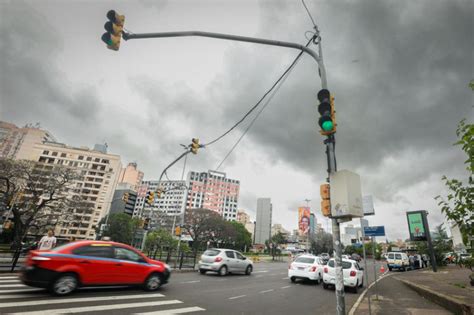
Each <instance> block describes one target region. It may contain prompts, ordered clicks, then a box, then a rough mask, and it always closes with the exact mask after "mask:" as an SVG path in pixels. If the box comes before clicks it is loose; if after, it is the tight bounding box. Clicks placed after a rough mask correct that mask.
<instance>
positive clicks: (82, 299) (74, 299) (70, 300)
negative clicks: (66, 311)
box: [0, 293, 164, 309]
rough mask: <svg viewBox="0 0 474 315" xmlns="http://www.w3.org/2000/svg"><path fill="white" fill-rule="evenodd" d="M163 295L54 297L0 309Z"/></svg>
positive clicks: (17, 303)
mask: <svg viewBox="0 0 474 315" xmlns="http://www.w3.org/2000/svg"><path fill="white" fill-rule="evenodd" d="M156 297H164V295H163V294H160V293H156V294H136V295H124V296H120V295H119V296H117V295H115V296H99V297H87V298H72V299H55V300H46V301H41V300H40V301H38V300H34V301H24V302H10V303H0V309H1V308H4V307H14V306H31V305H48V304H62V303H76V302H77V303H79V302H95V301H113V300H131V299H143V298H156Z"/></svg>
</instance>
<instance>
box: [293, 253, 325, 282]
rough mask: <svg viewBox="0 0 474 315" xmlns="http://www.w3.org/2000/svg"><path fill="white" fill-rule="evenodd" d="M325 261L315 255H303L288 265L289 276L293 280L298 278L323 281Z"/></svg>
mask: <svg viewBox="0 0 474 315" xmlns="http://www.w3.org/2000/svg"><path fill="white" fill-rule="evenodd" d="M323 267H324V261H323V260H322V259H321V258H319V257H317V256H314V255H309V254H306V255H301V256H299V257H298V258H296V259H295V261H293V262H292V263H291V264H290V265H289V267H288V277H289V278H290V280H291V282H295V281H296V280H297V279H303V280H310V281H316V283H318V284H319V283H321V281H322V279H323Z"/></svg>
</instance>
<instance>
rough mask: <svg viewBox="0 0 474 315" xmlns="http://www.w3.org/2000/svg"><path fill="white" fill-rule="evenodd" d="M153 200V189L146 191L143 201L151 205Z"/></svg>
mask: <svg viewBox="0 0 474 315" xmlns="http://www.w3.org/2000/svg"><path fill="white" fill-rule="evenodd" d="M154 201H155V192H154V191H149V192H147V193H146V197H145V203H147V204H149V205H152V204H153V202H154Z"/></svg>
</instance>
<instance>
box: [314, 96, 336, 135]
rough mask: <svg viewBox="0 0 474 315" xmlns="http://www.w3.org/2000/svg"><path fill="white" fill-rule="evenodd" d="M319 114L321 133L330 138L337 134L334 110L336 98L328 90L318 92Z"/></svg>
mask: <svg viewBox="0 0 474 315" xmlns="http://www.w3.org/2000/svg"><path fill="white" fill-rule="evenodd" d="M318 100H319V105H318V112H319V114H320V115H321V117H319V121H318V124H319V127H321V130H320V133H321V134H322V135H325V136H328V135H331V134H333V133H335V132H336V115H335V113H336V111H335V109H334V98H333V97H332V95H331V93H330V92H329V90H327V89H322V90H320V91H319V92H318Z"/></svg>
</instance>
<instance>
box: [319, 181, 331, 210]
mask: <svg viewBox="0 0 474 315" xmlns="http://www.w3.org/2000/svg"><path fill="white" fill-rule="evenodd" d="M319 192H320V195H321V212H322V214H323V215H324V216H325V217H329V216H331V196H330V186H329V184H322V185H321V186H320V187H319Z"/></svg>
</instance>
